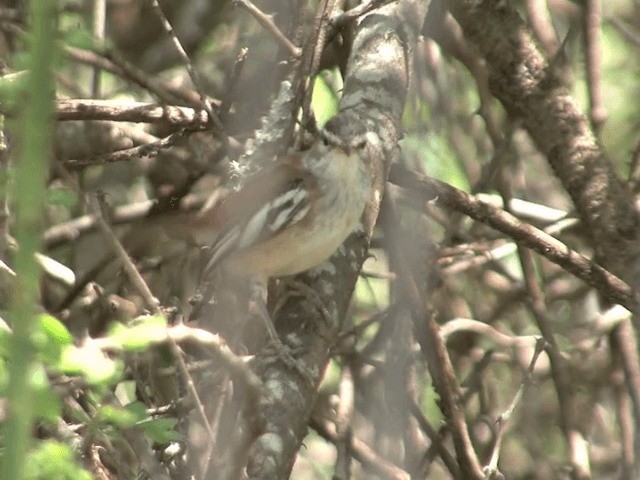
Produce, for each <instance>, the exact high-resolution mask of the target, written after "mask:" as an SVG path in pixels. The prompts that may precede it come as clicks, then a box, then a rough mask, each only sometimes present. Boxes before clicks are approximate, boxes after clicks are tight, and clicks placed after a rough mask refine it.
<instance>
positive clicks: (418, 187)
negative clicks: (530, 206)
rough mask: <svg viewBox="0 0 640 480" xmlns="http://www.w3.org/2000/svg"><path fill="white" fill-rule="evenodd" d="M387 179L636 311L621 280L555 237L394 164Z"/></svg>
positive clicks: (635, 306) (634, 304)
mask: <svg viewBox="0 0 640 480" xmlns="http://www.w3.org/2000/svg"><path fill="white" fill-rule="evenodd" d="M389 180H390V181H391V182H392V183H395V184H397V185H399V186H401V187H405V188H408V189H410V190H413V191H415V192H418V193H419V194H420V195H422V196H423V197H424V198H425V200H427V201H431V200H436V202H437V203H438V204H441V205H442V206H444V207H447V208H450V209H452V210H456V211H459V212H462V213H464V214H465V215H468V216H470V217H471V218H473V219H474V220H477V221H480V222H482V223H485V224H487V225H489V226H491V227H493V228H495V229H496V230H498V231H500V232H502V233H504V234H506V235H508V236H510V237H511V238H513V239H514V240H517V241H519V242H521V243H522V244H523V245H525V246H526V247H527V248H530V249H532V250H534V251H536V252H537V253H539V254H540V255H542V256H544V257H545V258H546V259H548V260H550V261H552V262H554V263H556V264H558V265H560V266H561V267H562V268H564V269H565V270H567V271H568V272H569V273H572V274H573V275H575V276H576V277H578V278H580V279H581V280H583V281H585V282H586V283H588V284H589V285H591V286H592V287H594V288H596V289H598V290H599V291H601V292H602V293H603V294H605V295H607V296H608V297H610V298H611V299H612V300H614V301H615V302H617V303H620V304H622V305H624V306H625V307H626V308H628V309H629V310H631V311H635V310H636V309H637V308H638V306H637V303H636V301H635V299H634V297H633V294H632V291H631V288H630V287H629V285H627V284H626V283H625V282H623V281H622V280H621V279H620V278H618V277H617V276H615V275H613V274H612V273H611V272H609V271H608V270H606V269H605V268H603V267H602V266H600V265H598V264H597V263H595V262H593V261H591V260H589V259H588V258H586V257H585V256H583V255H581V254H580V253H578V252H576V251H575V250H571V249H570V248H568V247H567V246H566V245H565V244H563V243H562V242H561V241H559V240H557V239H556V238H554V237H552V236H550V235H548V234H546V233H544V232H543V231H541V230H539V229H537V228H535V227H533V226H532V225H529V224H526V223H523V222H521V221H520V220H518V219H517V218H515V217H514V216H513V215H511V214H509V213H507V212H505V211H504V210H502V209H500V208H497V207H494V206H491V205H488V204H486V203H484V202H481V201H480V200H478V199H477V198H475V197H473V196H471V195H468V194H467V193H465V192H463V191H462V190H458V189H456V188H454V187H452V186H451V185H448V184H446V183H444V182H440V181H438V180H434V179H431V178H429V177H427V176H425V175H420V174H418V173H416V172H412V171H411V170H408V169H406V168H405V167H403V166H401V165H397V164H396V165H393V166H392V167H391V173H390V176H389Z"/></svg>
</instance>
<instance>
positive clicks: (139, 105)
mask: <svg viewBox="0 0 640 480" xmlns="http://www.w3.org/2000/svg"><path fill="white" fill-rule="evenodd" d="M54 106H55V115H56V119H57V120H61V121H65V120H110V121H112V122H137V123H166V124H167V125H175V126H181V127H185V128H196V129H204V128H206V126H207V115H206V112H204V111H202V110H201V111H197V110H194V109H193V108H188V107H174V106H161V105H157V104H154V103H145V102H128V101H114V100H58V101H56V103H55V105H54ZM3 113H7V114H9V113H11V112H6V111H4V112H3Z"/></svg>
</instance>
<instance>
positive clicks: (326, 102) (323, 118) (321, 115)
mask: <svg viewBox="0 0 640 480" xmlns="http://www.w3.org/2000/svg"><path fill="white" fill-rule="evenodd" d="M311 108H312V109H313V113H314V115H315V117H316V122H318V126H319V127H323V126H324V124H325V123H327V122H328V121H329V120H330V119H331V117H333V116H335V115H336V114H337V113H338V97H337V95H336V93H335V92H334V91H333V89H332V88H331V87H330V86H329V84H328V83H327V81H326V80H325V79H324V77H323V76H321V75H318V76H317V77H316V81H315V83H314V85H313V95H312V97H311Z"/></svg>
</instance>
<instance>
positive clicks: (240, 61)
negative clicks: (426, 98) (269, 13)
mask: <svg viewBox="0 0 640 480" xmlns="http://www.w3.org/2000/svg"><path fill="white" fill-rule="evenodd" d="M248 53H249V49H248V48H247V47H243V48H241V49H240V53H238V56H237V57H236V61H235V63H234V64H233V71H232V72H231V76H230V77H229V86H228V88H227V91H226V92H225V94H224V95H223V96H222V102H221V103H220V108H219V109H218V111H219V112H220V118H222V119H225V118H226V116H227V115H228V114H229V110H230V109H231V105H233V102H234V100H235V93H236V89H237V87H238V82H239V80H240V74H241V73H242V69H243V67H244V64H245V62H246V61H247V55H248Z"/></svg>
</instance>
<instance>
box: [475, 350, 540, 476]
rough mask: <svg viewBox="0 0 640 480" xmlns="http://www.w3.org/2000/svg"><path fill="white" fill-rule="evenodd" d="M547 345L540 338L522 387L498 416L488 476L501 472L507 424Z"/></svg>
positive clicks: (485, 469) (487, 468)
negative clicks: (501, 450)
mask: <svg viewBox="0 0 640 480" xmlns="http://www.w3.org/2000/svg"><path fill="white" fill-rule="evenodd" d="M545 346H546V342H545V341H544V340H543V339H542V338H538V339H537V341H536V345H535V350H534V351H533V354H532V356H531V362H530V363H529V368H527V372H526V374H525V376H524V378H523V379H522V382H521V383H520V387H518V390H517V391H516V393H515V395H514V396H513V399H512V400H511V403H510V404H509V406H508V407H507V409H506V410H505V411H504V412H502V413H501V414H500V416H499V417H498V419H497V421H496V424H497V428H498V433H497V434H496V440H495V443H494V445H493V449H492V452H491V458H490V460H489V462H488V463H487V465H486V466H485V467H484V468H483V471H484V472H485V475H486V476H487V478H496V475H497V474H498V473H499V471H498V460H499V458H500V448H501V447H502V439H503V438H504V433H505V431H506V425H507V422H508V421H509V419H510V418H511V415H513V412H514V410H515V409H516V407H517V406H518V404H519V403H520V399H522V395H523V394H524V390H525V388H526V387H527V386H529V385H530V384H531V378H532V375H533V370H534V369H535V366H536V363H537V362H538V358H539V357H540V354H541V353H542V352H543V351H544V349H545Z"/></svg>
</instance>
